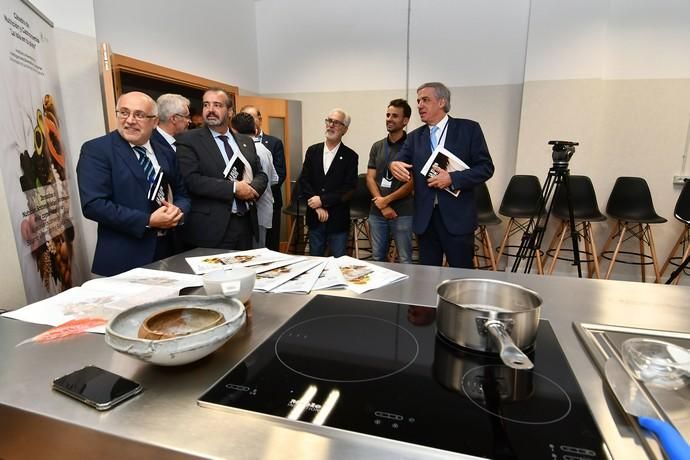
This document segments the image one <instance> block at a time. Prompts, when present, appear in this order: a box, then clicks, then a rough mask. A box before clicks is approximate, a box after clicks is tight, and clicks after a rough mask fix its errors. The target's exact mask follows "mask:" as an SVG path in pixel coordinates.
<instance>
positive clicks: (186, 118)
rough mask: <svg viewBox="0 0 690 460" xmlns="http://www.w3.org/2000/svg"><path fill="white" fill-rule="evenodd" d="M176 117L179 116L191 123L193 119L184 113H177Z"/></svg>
mask: <svg viewBox="0 0 690 460" xmlns="http://www.w3.org/2000/svg"><path fill="white" fill-rule="evenodd" d="M175 115H177V116H178V117H180V118H182V119H185V120H189V121H191V120H192V117H191V116H189V115H185V114H184V113H176V114H175Z"/></svg>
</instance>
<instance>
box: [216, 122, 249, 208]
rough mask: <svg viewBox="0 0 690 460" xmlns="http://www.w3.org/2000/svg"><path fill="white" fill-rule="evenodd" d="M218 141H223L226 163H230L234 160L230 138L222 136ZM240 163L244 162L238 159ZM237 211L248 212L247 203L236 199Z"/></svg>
mask: <svg viewBox="0 0 690 460" xmlns="http://www.w3.org/2000/svg"><path fill="white" fill-rule="evenodd" d="M218 139H220V140H221V141H223V147H225V163H226V164H227V163H229V162H230V159H231V158H232V147H230V142H228V136H226V135H225V134H222V135H220V136H218ZM237 160H238V161H242V160H240V159H239V158H238V159H237ZM238 179H240V180H241V179H242V177H238ZM235 209H237V214H240V215H242V214H244V213H246V212H247V203H245V202H244V201H242V200H240V199H238V198H235Z"/></svg>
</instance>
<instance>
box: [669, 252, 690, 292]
mask: <svg viewBox="0 0 690 460" xmlns="http://www.w3.org/2000/svg"><path fill="white" fill-rule="evenodd" d="M688 256H690V245H688V247H687V248H686V249H685V252H684V253H683V259H682V260H687V259H688ZM681 273H683V270H682V269H681V270H680V271H679V272H678V274H677V275H676V277H675V280H673V284H676V285H677V284H678V283H679V282H680V275H681ZM667 284H668V283H667Z"/></svg>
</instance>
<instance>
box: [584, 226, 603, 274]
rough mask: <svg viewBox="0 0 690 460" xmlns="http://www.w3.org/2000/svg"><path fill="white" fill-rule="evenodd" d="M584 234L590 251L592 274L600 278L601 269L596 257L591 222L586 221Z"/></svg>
mask: <svg viewBox="0 0 690 460" xmlns="http://www.w3.org/2000/svg"><path fill="white" fill-rule="evenodd" d="M585 234H586V235H588V239H589V246H590V252H591V253H592V265H593V266H594V275H595V276H596V277H597V279H600V278H601V271H600V270H599V260H598V259H597V246H596V243H595V241H594V232H593V231H592V224H591V223H589V222H587V230H585Z"/></svg>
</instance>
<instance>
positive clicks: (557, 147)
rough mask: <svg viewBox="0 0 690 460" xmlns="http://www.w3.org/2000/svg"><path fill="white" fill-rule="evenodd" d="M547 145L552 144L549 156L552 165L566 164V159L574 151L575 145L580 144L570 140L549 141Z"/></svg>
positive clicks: (568, 158)
mask: <svg viewBox="0 0 690 460" xmlns="http://www.w3.org/2000/svg"><path fill="white" fill-rule="evenodd" d="M549 145H553V147H552V152H551V158H552V159H553V164H554V166H567V165H568V161H570V158H571V157H572V156H573V154H574V153H575V146H576V145H580V143H579V142H571V141H549Z"/></svg>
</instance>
